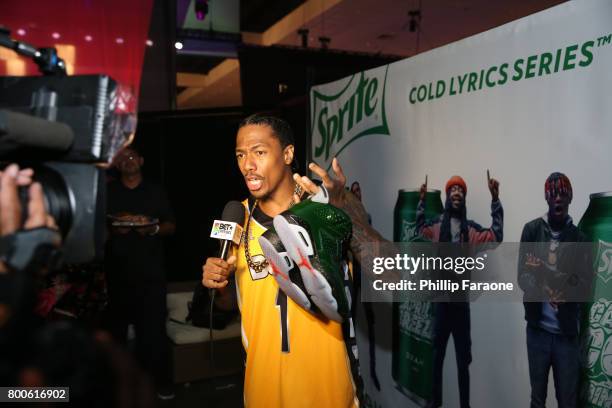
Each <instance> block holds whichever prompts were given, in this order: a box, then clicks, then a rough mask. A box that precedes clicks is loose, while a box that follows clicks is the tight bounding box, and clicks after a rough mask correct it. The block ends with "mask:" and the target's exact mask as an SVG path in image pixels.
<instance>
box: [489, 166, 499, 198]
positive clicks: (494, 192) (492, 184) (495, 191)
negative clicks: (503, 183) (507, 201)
mask: <svg viewBox="0 0 612 408" xmlns="http://www.w3.org/2000/svg"><path fill="white" fill-rule="evenodd" d="M487 185H488V186H489V191H490V192H491V199H492V200H493V201H497V200H498V199H499V181H497V180H495V179H494V178H491V175H490V173H489V169H487Z"/></svg>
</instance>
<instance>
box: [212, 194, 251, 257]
mask: <svg viewBox="0 0 612 408" xmlns="http://www.w3.org/2000/svg"><path fill="white" fill-rule="evenodd" d="M243 222H244V206H243V205H242V204H241V203H240V202H238V201H229V202H228V203H227V204H225V208H224V209H223V214H222V215H221V219H220V220H215V221H214V222H213V225H212V230H211V231H210V237H211V238H215V239H219V240H221V248H220V249H219V258H221V259H223V260H224V261H227V258H228V257H229V252H230V249H231V247H232V244H235V245H240V239H241V238H242V223H243Z"/></svg>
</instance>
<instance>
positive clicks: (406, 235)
mask: <svg viewBox="0 0 612 408" xmlns="http://www.w3.org/2000/svg"><path fill="white" fill-rule="evenodd" d="M415 236H416V221H413V222H410V221H406V220H402V227H401V231H400V242H408V241H412V239H413V238H414V237H415Z"/></svg>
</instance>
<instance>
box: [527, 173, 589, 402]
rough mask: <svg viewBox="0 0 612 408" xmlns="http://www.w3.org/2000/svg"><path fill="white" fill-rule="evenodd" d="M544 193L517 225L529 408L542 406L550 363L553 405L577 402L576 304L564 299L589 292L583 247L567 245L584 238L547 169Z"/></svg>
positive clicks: (559, 182)
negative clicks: (542, 205)
mask: <svg viewBox="0 0 612 408" xmlns="http://www.w3.org/2000/svg"><path fill="white" fill-rule="evenodd" d="M544 193H545V198H546V202H547V203H548V213H547V214H545V215H543V216H542V217H539V218H536V219H535V220H532V221H530V222H528V223H527V224H525V226H524V227H523V233H522V234H521V250H520V254H519V264H518V265H519V266H518V283H519V286H520V287H521V289H522V290H523V292H524V298H523V300H524V306H525V320H527V357H528V360H529V379H530V382H531V408H540V407H542V408H543V407H545V406H546V391H547V388H548V375H549V371H550V368H551V367H552V369H553V377H554V383H555V392H556V397H557V402H558V405H559V408H570V407H576V406H577V390H578V381H579V373H580V361H579V359H580V354H579V343H578V334H579V333H578V331H579V323H580V308H581V304H580V303H578V302H569V301H567V299H568V298H572V300H576V299H579V298H580V297H583V298H585V296H584V295H585V294H587V293H588V292H589V287H590V282H589V279H588V277H587V276H585V274H583V273H581V271H582V272H585V271H588V269H589V265H590V263H589V262H590V261H589V255H590V254H589V251H587V250H585V246H584V245H582V246H580V245H575V244H573V243H578V242H586V237H585V235H584V234H583V233H582V232H580V231H579V230H578V228H577V227H576V226H575V225H574V223H573V221H572V218H571V217H570V216H569V214H568V209H569V204H570V203H571V202H572V185H571V183H570V180H569V178H568V177H567V176H566V175H564V174H562V173H552V174H551V175H550V176H549V177H548V178H547V179H546V183H545V185H544ZM527 243H530V244H527ZM568 243H572V244H568ZM568 288H569V289H568ZM570 292H571V293H570Z"/></svg>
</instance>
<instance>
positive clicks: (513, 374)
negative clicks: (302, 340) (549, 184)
mask: <svg viewBox="0 0 612 408" xmlns="http://www.w3.org/2000/svg"><path fill="white" fill-rule="evenodd" d="M611 33H612V2H611V1H609V0H582V1H572V2H568V3H564V4H562V5H559V6H557V7H554V8H551V9H548V10H545V11H543V12H540V13H537V14H534V15H531V16H529V17H526V18H523V19H520V20H517V21H515V22H512V23H509V24H506V25H504V26H501V27H498V28H496V29H493V30H490V31H487V32H485V33H482V34H479V35H476V36H473V37H470V38H467V39H464V40H461V41H458V42H455V43H452V44H450V45H447V46H444V47H441V48H438V49H435V50H432V51H429V52H426V53H423V54H420V55H417V56H415V57H413V58H409V59H406V60H402V61H399V62H396V63H394V64H391V65H389V66H384V67H380V68H377V69H374V70H370V71H366V72H363V73H358V74H356V75H355V76H353V77H348V78H344V79H342V80H339V81H336V82H333V83H330V84H325V85H321V86H317V87H314V88H313V89H312V92H311V112H312V118H311V119H312V129H313V135H312V152H311V154H312V159H313V160H314V161H316V162H318V163H320V164H324V165H325V166H326V167H327V166H328V165H329V163H330V161H331V159H332V157H333V156H334V155H335V154H336V155H338V158H339V160H340V163H341V164H342V166H343V168H344V170H345V173H346V174H347V176H348V179H349V180H348V181H349V184H350V183H351V182H353V181H355V180H357V181H359V183H360V185H361V189H362V193H363V200H364V204H365V206H366V208H367V209H368V211H369V213H370V214H371V215H372V219H373V225H374V226H375V228H377V229H378V230H379V231H380V232H381V233H382V234H383V235H384V236H386V237H387V238H389V239H391V238H392V235H393V207H394V205H395V201H396V199H397V194H398V190H399V189H401V188H418V187H419V186H420V184H421V183H422V182H423V180H424V178H425V174H427V175H428V179H429V187H430V188H438V189H443V187H444V184H445V183H446V180H447V179H448V178H449V177H450V176H451V175H453V174H459V175H461V176H462V177H463V178H464V179H465V180H466V182H467V185H468V194H467V197H466V199H467V201H466V203H467V208H468V218H474V219H475V221H477V222H479V223H481V224H483V225H489V224H490V217H489V216H488V214H489V212H490V211H489V205H490V194H489V191H488V189H487V185H486V169H487V168H488V169H490V170H491V175H492V176H493V177H495V178H497V179H498V180H499V181H500V184H501V186H500V199H501V201H502V203H503V205H504V209H505V224H504V240H505V241H506V242H517V241H519V240H520V232H521V230H522V227H523V225H524V224H525V223H526V222H527V221H529V220H531V219H533V218H535V217H537V216H539V215H542V214H544V212H545V211H546V203H545V201H544V191H543V190H544V180H545V179H546V177H547V176H548V175H549V174H550V173H551V172H553V171H561V172H564V173H565V174H567V175H568V176H569V178H570V179H571V181H572V184H573V187H574V201H573V202H572V204H571V206H570V215H572V217H573V218H574V220H575V222H576V223H578V221H579V219H580V217H581V216H582V214H583V213H584V211H585V209H586V207H587V205H588V200H589V194H590V193H593V192H600V191H609V190H612V160H610V156H611V155H612V97H611V95H612V74H611V73H612V44H610V40H611V39H612V37H611V36H610V34H611ZM543 54H549V55H545V56H543ZM566 56H568V57H566ZM557 58H558V61H559V62H557ZM542 63H544V68H541V65H542ZM504 64H506V66H505V68H502V67H503V66H504ZM555 66H556V67H557V69H556V70H555ZM493 67H494V68H493ZM500 70H502V71H504V72H505V74H506V80H505V81H504V75H502V74H500ZM519 71H520V72H519ZM555 71H556V72H555ZM471 72H473V73H474V74H473V76H475V77H476V79H475V80H474V83H473V86H472V88H475V89H470V91H469V92H468V91H467V86H468V82H469V80H470V75H469V73H471ZM487 72H490V74H489V78H488V79H489V84H490V85H493V83H494V86H487V85H486V82H487V81H486V80H487V78H486V74H487ZM548 72H550V73H548ZM481 73H483V74H484V75H481ZM527 73H528V74H527ZM466 74H467V76H466ZM519 74H520V75H519ZM539 74H541V75H539ZM481 76H482V86H481V79H480V78H481ZM513 77H514V79H513ZM459 78H461V79H462V81H465V82H463V90H462V92H459V91H458V89H459V87H458V85H459ZM463 78H466V79H465V80H463ZM515 79H516V80H515ZM451 80H452V83H451ZM439 82H443V83H444V85H438V84H439ZM360 83H361V85H360ZM430 83H432V90H431V92H429V90H428V86H429V84H430ZM421 85H423V86H424V90H423V89H422V90H421V91H419V87H420V86H421ZM436 86H437V87H438V88H436ZM442 86H443V87H444V92H443V94H441V96H440V97H438V98H436V97H435V95H436V89H437V90H438V91H441V87H442ZM413 88H415V89H416V90H415V91H414V92H413V93H412V94H411V90H412V89H413ZM451 89H453V90H454V91H455V92H456V93H455V94H451ZM423 91H425V94H423ZM419 92H421V94H420V96H421V97H422V96H423V95H425V96H426V97H425V100H423V101H421V102H419V101H418V100H416V101H415V97H416V96H418V95H419ZM430 93H431V95H432V96H433V97H432V98H431V99H429V94H430ZM421 99H422V98H421ZM413 102H416V103H413ZM341 123H342V126H341V125H340V124H341ZM340 128H341V129H342V131H341V132H340V131H339V129H340ZM326 146H327V147H328V148H329V150H328V152H329V154H328V155H326V152H325V147H326ZM443 199H444V197H443ZM376 307H377V309H378V310H379V312H378V313H376V328H377V338H378V339H380V344H377V372H378V376H379V379H380V380H381V384H382V390H381V391H380V392H378V391H376V390H375V389H374V387H373V386H372V384H371V381H369V377H368V375H367V373H368V371H369V370H368V367H369V362H368V353H367V350H368V345H367V336H366V335H365V334H364V333H363V332H360V337H359V346H360V351H361V353H360V358H361V364H362V372H363V373H364V376H365V380H366V390H367V392H368V396H369V399H368V402H367V404H366V406H381V407H395V406H413V405H411V403H410V402H409V400H407V399H405V397H404V396H403V395H402V394H401V393H399V391H397V390H396V389H395V387H394V382H393V379H392V377H391V349H390V340H388V339H390V330H391V322H390V319H391V316H390V314H389V313H386V312H384V311H385V310H386V311H388V310H389V307H388V305H386V306H385V305H382V304H379V305H377V306H376ZM359 323H360V325H359V327H360V328H362V329H363V327H364V325H363V322H359ZM472 342H473V345H472V353H473V358H474V360H473V363H472V365H471V378H472V381H471V391H472V407H474V408H480V407H492V406H496V407H500V408H502V407H508V408H516V407H520V406H524V407H526V406H528V404H529V390H530V388H529V381H528V368H527V352H526V346H525V322H524V320H523V306H522V304H520V303H514V304H498V305H491V304H487V305H478V304H477V305H474V306H473V307H472ZM551 378H552V376H551ZM551 382H552V379H551ZM444 401H445V404H444V406H450V407H453V406H458V389H457V379H456V365H455V358H454V350H453V346H452V343H449V349H448V352H447V356H446V360H445V365H444ZM549 406H556V403H555V402H554V391H553V389H552V385H551V386H549Z"/></svg>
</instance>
